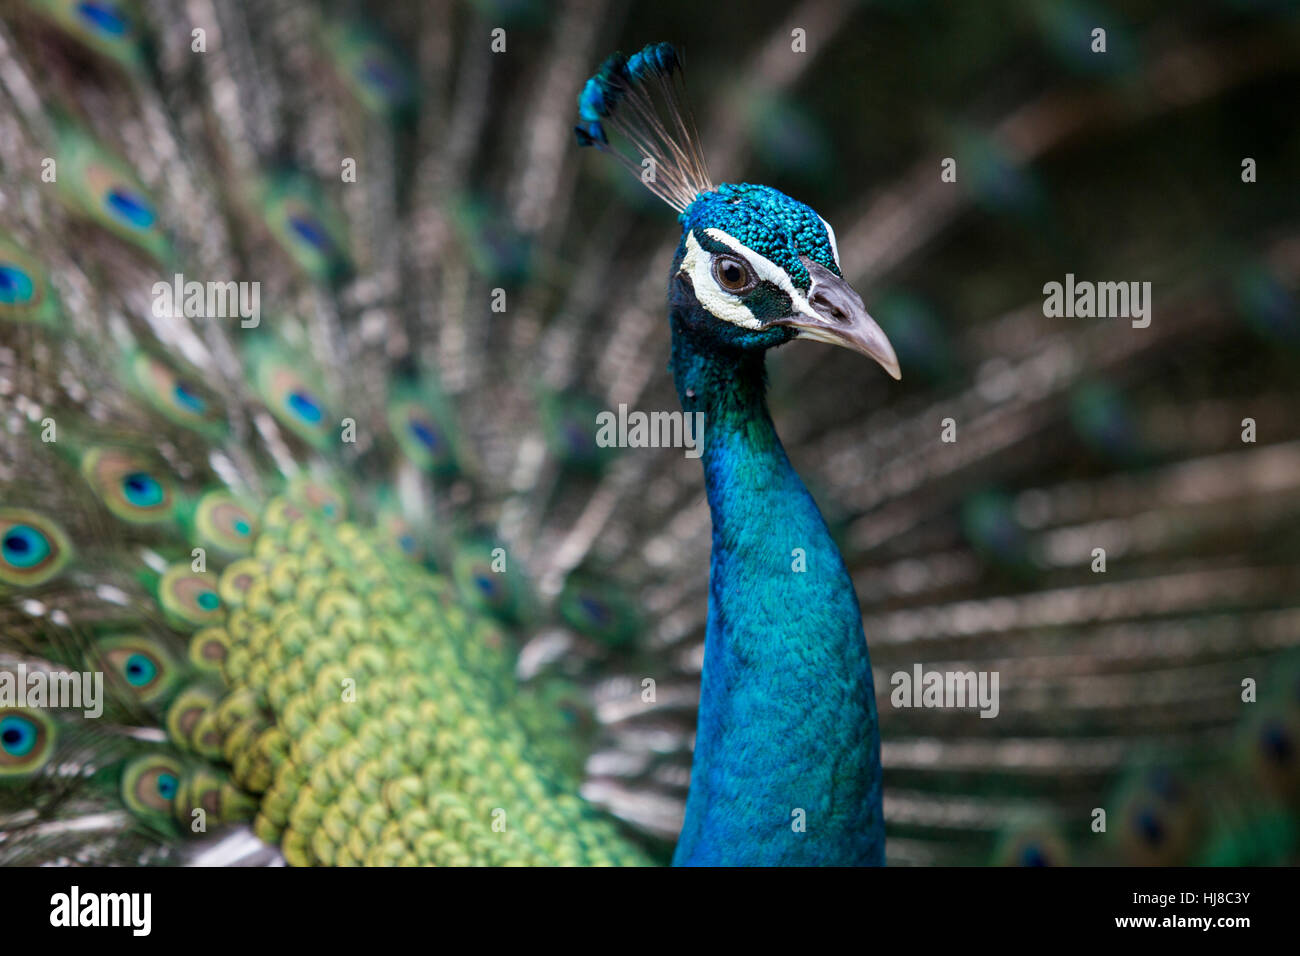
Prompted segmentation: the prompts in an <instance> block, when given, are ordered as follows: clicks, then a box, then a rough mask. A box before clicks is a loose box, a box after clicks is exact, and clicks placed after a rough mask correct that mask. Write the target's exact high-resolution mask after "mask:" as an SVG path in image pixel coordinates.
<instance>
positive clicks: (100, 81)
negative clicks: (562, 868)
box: [0, 0, 1300, 866]
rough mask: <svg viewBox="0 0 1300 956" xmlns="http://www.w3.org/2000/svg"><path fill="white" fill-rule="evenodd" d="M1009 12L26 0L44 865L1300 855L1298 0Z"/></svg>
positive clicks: (3, 613)
mask: <svg viewBox="0 0 1300 956" xmlns="http://www.w3.org/2000/svg"><path fill="white" fill-rule="evenodd" d="M1210 6H1213V5H1210ZM1002 13H1003V14H1004V15H1002V16H999V14H998V13H997V12H993V13H987V14H983V15H976V14H973V13H955V12H951V11H947V10H940V9H939V8H938V6H937V5H933V4H929V3H924V2H921V3H916V4H887V5H882V6H881V7H879V8H867V7H866V6H865V5H863V6H859V5H856V4H853V3H848V2H840V0H804V2H802V3H800V4H798V5H797V6H796V7H795V8H794V9H793V10H790V9H787V8H786V6H785V5H777V4H774V3H773V4H758V5H750V8H749V10H748V12H747V13H746V14H745V16H743V17H741V18H740V20H739V21H737V22H738V23H739V24H740V26H739V27H738V28H737V29H730V30H726V31H723V30H720V29H717V30H715V29H713V28H712V27H708V28H706V27H705V26H703V25H702V24H701V23H700V22H699V21H698V18H695V17H693V16H688V11H687V10H686V9H684V8H683V9H678V8H675V7H673V5H656V6H655V8H654V9H639V8H638V9H632V10H628V9H625V8H624V7H623V6H622V5H617V4H607V3H605V2H603V0H564V2H561V3H557V4H556V5H555V6H554V8H550V7H549V6H548V5H544V4H541V3H533V2H527V0H525V2H519V0H511V2H506V0H475V2H472V3H471V2H465V3H460V2H453V0H438V2H433V3H420V4H407V3H400V2H392V3H388V4H380V5H378V6H377V7H376V5H373V4H368V5H364V9H363V5H361V4H351V3H347V2H337V3H332V2H330V3H307V2H293V0H277V2H274V3H258V4H242V3H235V4H210V3H207V2H205V0H196V2H190V3H186V4H183V5H178V4H167V3H162V2H153V0H139V2H127V0H94V2H72V0H6V2H5V4H4V5H3V6H0V170H2V171H3V178H2V179H0V416H2V419H3V431H2V432H0V434H2V435H3V438H2V439H0V864H5V865H24V864H28V865H30V864H36V863H59V864H65V865H105V864H126V865H141V864H177V863H193V864H199V865H217V864H223V865H227V864H238V865H250V864H278V863H289V864H292V865H313V864H324V865H372V866H373V865H430V864H432V865H443V866H447V865H450V866H457V865H475V864H477V865H556V864H572V865H642V864H656V863H669V862H672V863H675V864H678V865H805V864H812V865H858V864H881V863H886V862H887V863H890V864H923V865H924V864H954V863H956V864H971V863H977V864H1011V865H1034V866H1037V865H1062V864H1091V863H1112V862H1123V863H1134V864H1146V865H1177V864H1187V863H1194V864H1243V863H1244V864H1276V863H1294V862H1296V861H1297V860H1300V829H1298V821H1300V768H1298V767H1297V745H1298V744H1300V659H1297V657H1296V656H1295V655H1296V649H1297V645H1300V616H1298V612H1300V606H1298V605H1297V599H1296V595H1297V594H1300V589H1298V588H1297V585H1298V584H1300V572H1298V570H1297V569H1298V568H1300V560H1297V559H1298V558H1300V555H1297V552H1296V547H1295V544H1294V541H1295V540H1296V535H1295V534H1294V533H1293V532H1295V531H1296V530H1298V529H1300V508H1298V507H1297V505H1298V504H1300V444H1298V442H1300V419H1298V418H1297V416H1296V415H1295V414H1294V412H1295V410H1296V408H1297V402H1296V400H1295V393H1294V386H1293V385H1292V384H1291V383H1292V382H1293V381H1294V373H1295V363H1296V358H1297V352H1296V347H1297V345H1298V344H1300V331H1298V328H1300V327H1298V324H1297V323H1298V322H1300V318H1298V317H1297V310H1296V308H1295V289H1296V284H1297V276H1298V275H1300V259H1298V258H1297V255H1296V249H1297V245H1296V243H1295V240H1294V226H1293V225H1292V223H1293V221H1294V217H1295V214H1296V212H1297V210H1296V209H1295V208H1294V203H1293V201H1292V200H1291V199H1288V194H1287V193H1286V192H1285V188H1284V186H1283V185H1281V183H1282V182H1283V180H1284V176H1283V174H1282V172H1281V170H1285V169H1286V168H1288V164H1290V168H1294V166H1295V159H1296V155H1295V152H1296V149H1297V147H1298V146H1300V142H1297V141H1296V140H1295V138H1294V134H1293V133H1291V134H1287V133H1285V132H1284V131H1285V130H1288V129H1290V126H1288V125H1287V124H1285V123H1284V122H1281V121H1280V117H1281V116H1282V115H1283V114H1282V113H1280V112H1279V113H1276V114H1273V113H1271V112H1270V110H1273V109H1279V110H1280V109H1282V108H1283V107H1282V106H1279V105H1277V104H1286V103H1288V102H1292V101H1293V99H1294V92H1295V89H1294V87H1295V82H1296V80H1297V76H1296V74H1295V69H1294V67H1295V63H1296V62H1300V60H1298V59H1297V58H1296V57H1295V56H1294V39H1293V38H1294V30H1293V27H1294V23H1293V14H1292V13H1291V12H1289V11H1288V10H1287V9H1286V8H1285V5H1279V6H1278V7H1277V8H1264V7H1260V8H1258V9H1255V8H1252V9H1246V8H1244V7H1243V8H1241V9H1232V10H1217V9H1216V10H1213V11H1212V10H1209V9H1208V8H1207V10H1206V11H1203V12H1202V15H1201V19H1200V20H1198V21H1197V20H1194V21H1193V22H1191V23H1190V25H1189V26H1185V27H1181V26H1180V27H1178V28H1174V26H1173V23H1172V21H1169V20H1166V19H1164V14H1162V13H1159V12H1151V13H1148V14H1147V15H1146V16H1145V17H1142V18H1138V19H1137V20H1136V21H1129V22H1121V21H1119V20H1118V19H1117V18H1116V17H1115V16H1114V15H1113V14H1112V13H1111V12H1110V11H1109V10H1107V9H1106V8H1104V7H1102V6H1099V5H1092V4H1084V3H1076V2H1061V3H1049V2H1043V3H1035V4H1030V5H1025V6H1013V7H1011V8H1009V9H1008V10H1006V11H1002ZM985 16H987V17H988V19H984V17H985ZM1094 22H1097V23H1104V24H1105V25H1106V26H1107V27H1108V31H1107V32H1108V37H1109V43H1110V46H1109V52H1108V53H1107V54H1106V55H1105V56H1101V57H1099V56H1097V55H1094V54H1093V53H1092V52H1091V51H1090V46H1089V45H1090V44H1095V43H1096V39H1095V37H1094V36H1093V34H1092V29H1093V27H1092V24H1093V23H1094ZM992 24H997V25H998V28H999V29H998V30H991V25H992ZM1279 24H1281V25H1283V26H1286V25H1288V24H1289V25H1290V27H1289V28H1288V29H1289V30H1290V32H1288V29H1279ZM1000 30H1001V31H1005V32H999V31H1000ZM990 31H991V32H990ZM994 34H997V37H996V38H995V36H994ZM655 35H669V36H675V37H679V38H682V39H681V42H680V43H676V44H668V43H651V44H649V45H648V46H645V45H643V44H644V41H645V39H646V37H647V36H655ZM973 37H974V38H975V39H976V40H978V41H979V42H975V40H973V39H972V38H973ZM1216 38H1220V39H1216ZM620 45H621V46H623V48H624V49H629V48H630V49H634V50H636V51H637V52H634V53H632V54H631V55H629V56H624V55H622V54H615V55H613V56H611V57H608V58H606V59H605V60H604V61H603V62H602V61H601V60H600V57H599V53H600V51H602V50H607V49H611V48H615V47H618V46H620ZM1103 46H1104V44H1103ZM687 50H689V51H690V52H691V72H692V84H691V96H689V97H688V95H687V92H686V88H685V73H686V64H685V56H686V51H687ZM868 55H869V59H870V64H871V70H870V75H869V76H868V74H867V73H865V72H864V70H865V68H866V67H865V64H866V63H867V60H866V59H864V57H866V56H868ZM1008 64H1014V66H1013V67H1012V68H1008ZM1211 66H1214V67H1216V68H1215V69H1210V68H1209V67H1211ZM999 67H1002V68H1003V73H1002V75H1001V76H1002V78H1001V79H996V78H995V77H996V71H997V68H999ZM1224 67H1231V68H1230V69H1229V68H1224ZM593 69H594V74H593ZM922 78H924V81H923V82H922V81H921V80H922ZM974 89H983V90H986V91H987V93H986V95H984V96H983V97H973V96H972V95H971V91H972V90H974ZM1044 90H1046V92H1044ZM701 93H705V94H706V95H705V96H704V97H702V98H699V99H697V103H702V104H703V107H704V111H703V112H702V113H701V114H700V115H701V116H702V117H703V122H702V124H701V125H700V126H699V127H698V128H697V125H696V121H695V119H694V116H693V113H692V110H691V109H690V108H689V107H688V102H689V101H690V99H691V98H692V97H697V98H698V97H700V94H701ZM575 97H576V99H577V123H578V125H577V127H576V132H575V130H574V127H573V122H574V120H573V113H574V101H575ZM900 103H908V104H911V106H910V108H909V109H908V110H907V111H906V114H901V113H899V111H898V104H900ZM1008 103H1011V104H1013V106H1012V108H1011V109H1010V110H1008V109H1007V104H1008ZM1227 127H1231V129H1232V130H1233V132H1234V133H1235V136H1227V135H1226V134H1224V132H1223V130H1224V129H1225V128H1227ZM1259 130H1271V131H1272V132H1271V133H1270V134H1268V135H1264V134H1261V133H1259ZM1090 137H1092V139H1090ZM575 139H576V142H575ZM1171 140H1173V141H1177V142H1180V143H1184V144H1186V146H1187V148H1185V149H1183V150H1182V151H1181V155H1180V165H1178V166H1177V168H1174V167H1171V166H1170V165H1169V160H1168V158H1167V144H1168V143H1169V142H1170V141H1171ZM1240 140H1245V141H1248V143H1249V146H1248V147H1247V146H1241V147H1239V146H1238V145H1237V143H1238V141H1240ZM1067 144H1068V145H1069V146H1070V147H1071V148H1069V149H1066V148H1064V146H1065V145H1067ZM581 147H587V148H585V149H584V148H581ZM1243 150H1246V151H1247V152H1246V153H1245V155H1248V156H1249V157H1250V160H1251V164H1254V165H1252V167H1251V168H1252V170H1253V169H1254V166H1255V165H1257V167H1258V169H1259V171H1260V174H1259V176H1258V181H1256V179H1254V178H1249V179H1248V178H1247V177H1246V175H1245V172H1244V170H1245V168H1246V166H1245V164H1243V159H1242V155H1239V154H1242V153H1243ZM595 154H606V156H607V157H609V158H613V159H615V160H617V162H616V163H611V162H608V161H607V158H602V157H598V156H596V155H595ZM931 154H933V155H931ZM918 155H919V156H921V157H922V158H920V159H915V157H916V156H918ZM1116 155H1120V156H1122V157H1123V159H1122V160H1117V159H1115V156H1116ZM706 157H707V160H708V162H707V163H706ZM909 157H911V158H909ZM912 160H915V161H912ZM1116 164H1118V167H1117V168H1118V170H1119V171H1117V172H1113V171H1112V170H1113V168H1116ZM619 166H624V167H627V168H628V169H630V170H631V172H632V173H633V174H634V175H632V176H629V175H626V173H625V172H622V171H620V170H619V169H618V167H619ZM859 167H860V168H859ZM850 168H852V169H853V170H854V171H853V172H850V171H849V170H850ZM710 169H716V170H719V171H725V173H726V175H727V176H728V177H729V179H731V180H733V181H731V182H724V183H717V184H715V183H714V181H713V180H712V179H711V178H710ZM1251 175H1252V177H1253V175H1254V174H1253V172H1252V174H1251ZM746 177H748V178H750V179H753V180H763V181H769V182H773V183H774V184H776V186H778V187H780V188H779V189H778V188H773V187H769V186H762V185H754V184H752V183H748V182H745V181H744V179H745V178H746ZM873 180H874V181H875V182H877V183H879V184H881V185H874V186H871V187H870V188H868V189H867V190H866V191H865V192H863V193H861V194H860V195H855V194H852V193H850V192H846V191H845V189H846V188H848V189H852V190H857V189H861V188H862V185H861V184H862V183H866V182H870V181H873ZM646 187H648V188H646ZM791 195H800V196H804V197H805V198H807V199H809V201H810V203H811V204H805V203H804V202H800V201H797V200H795V199H793V198H790V196H791ZM1207 196H1213V197H1214V198H1213V201H1212V202H1211V201H1209V200H1207V198H1206V197H1207ZM659 201H663V202H665V203H666V204H667V205H668V206H669V207H671V208H672V209H673V210H674V212H675V213H676V215H677V220H678V222H677V226H678V228H676V229H673V228H670V226H671V224H670V223H668V222H667V217H666V216H665V215H664V214H663V211H662V206H660V205H659ZM815 209H820V210H821V211H822V213H824V214H825V216H823V215H822V214H820V213H819V212H817V211H814V210H815ZM1120 209H1124V210H1126V212H1125V214H1124V215H1125V216H1128V217H1131V219H1125V220H1123V221H1125V222H1132V223H1137V224H1140V225H1132V226H1131V228H1130V227H1127V226H1126V227H1125V228H1123V229H1119V230H1116V228H1115V227H1114V221H1115V219H1114V217H1115V216H1116V211H1117V210H1120ZM832 221H834V222H835V223H836V225H837V227H838V229H839V231H838V234H837V232H836V230H835V229H834V228H832V225H831V223H832ZM1117 232H1118V235H1117ZM1188 237H1204V238H1203V239H1197V240H1196V241H1188ZM1067 272H1070V273H1072V274H1073V273H1077V274H1078V277H1079V278H1080V279H1085V278H1094V277H1095V278H1098V279H1109V278H1120V277H1124V276H1129V277H1131V278H1135V279H1137V278H1141V279H1150V280H1151V281H1152V285H1153V287H1154V288H1155V290H1156V292H1155V293H1154V295H1153V298H1152V299H1151V300H1150V301H1151V302H1152V303H1153V314H1154V318H1153V321H1152V322H1151V323H1150V325H1149V326H1148V327H1132V326H1130V325H1129V323H1128V322H1127V321H1116V320H1114V319H1107V318H1096V319H1088V318H1062V317H1058V316H1052V315H1049V314H1048V312H1047V310H1045V309H1044V308H1042V305H1041V299H1042V296H1041V289H1042V286H1043V284H1044V283H1045V282H1047V281H1048V280H1051V279H1057V280H1059V279H1061V278H1063V277H1064V276H1065V274H1066V273H1067ZM665 278H666V280H667V281H665ZM855 289H858V290H861V292H862V293H863V295H859V292H857V291H854V290H855ZM863 296H865V297H866V298H867V299H868V300H870V301H871V303H872V305H871V308H870V310H868V309H867V307H866V305H865V304H864V298H863ZM1175 315H1177V319H1175V318H1174V316H1175ZM873 316H874V318H873ZM795 339H809V340H811V341H812V342H813V343H823V345H818V344H801V345H795V346H792V347H790V348H785V347H783V346H785V345H787V344H789V343H790V342H792V341H793V340H795ZM824 344H831V345H839V346H846V347H847V348H846V349H827V348H825V347H824ZM848 351H853V352H857V353H860V354H859V355H856V356H849V355H847V352H848ZM863 356H866V357H868V358H870V359H872V360H874V361H875V363H877V364H879V365H880V366H881V367H882V368H883V370H884V371H885V372H886V373H887V374H886V375H880V374H879V373H878V372H877V373H874V374H871V375H866V374H864V372H863V365H864V363H862V361H861V359H862V357H863ZM665 364H666V365H667V374H665ZM1243 368H1245V369H1248V370H1249V372H1248V373H1247V374H1243V373H1242V371H1241V370H1242V369H1243ZM902 370H906V371H907V375H906V376H905V377H904V376H902V375H901V372H902ZM620 407H624V408H627V407H631V408H633V409H642V410H649V411H653V412H655V413H658V414H665V413H669V412H671V413H674V414H680V415H682V416H683V417H684V419H691V420H694V419H695V418H696V417H697V416H698V420H699V421H701V422H702V423H703V431H702V443H701V452H702V454H701V455H700V456H699V459H698V461H697V460H695V458H694V457H693V456H692V455H690V454H685V453H684V451H686V449H683V448H682V447H680V445H678V446H676V447H659V448H654V447H635V446H634V443H631V442H627V443H624V444H626V445H629V446H633V447H618V446H617V445H614V446H611V445H610V444H609V443H607V442H603V441H601V440H599V439H598V434H599V431H598V428H597V425H596V422H597V421H598V419H599V416H600V415H602V414H608V413H610V412H612V411H615V410H618V409H619V408H620ZM778 425H779V426H780V428H779V430H780V434H781V436H782V437H780V438H778V436H777V431H778V427H777V426H778ZM796 468H797V469H798V470H797V471H796ZM701 471H702V474H701ZM800 474H802V475H803V476H804V477H803V478H802V479H801V478H800ZM819 506H820V507H819ZM868 640H869V641H870V648H871V650H870V654H868ZM913 668H916V669H917V670H918V671H920V672H924V671H939V672H947V673H953V672H965V671H972V672H974V671H979V672H981V673H996V674H997V675H998V676H999V677H1000V688H1001V696H1000V702H999V707H998V713H997V716H996V718H995V719H991V720H985V719H982V718H981V717H980V715H979V714H978V713H977V712H976V711H975V709H973V708H969V707H968V708H964V709H950V708H938V709H929V708H926V707H911V706H907V703H908V702H907V701H906V700H900V699H899V698H898V697H897V695H896V694H895V693H894V691H895V683H896V679H897V678H898V677H899V675H903V677H906V676H907V675H908V674H911V673H912V671H913ZM97 682H98V683H97ZM882 740H883V743H882Z"/></svg>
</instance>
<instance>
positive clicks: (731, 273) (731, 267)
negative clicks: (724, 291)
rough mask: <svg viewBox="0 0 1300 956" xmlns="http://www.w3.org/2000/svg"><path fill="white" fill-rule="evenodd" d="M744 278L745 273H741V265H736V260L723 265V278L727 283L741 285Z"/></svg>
mask: <svg viewBox="0 0 1300 956" xmlns="http://www.w3.org/2000/svg"><path fill="white" fill-rule="evenodd" d="M742 278H743V275H742V274H741V271H740V266H738V265H736V264H735V263H734V262H728V263H727V264H726V265H724V266H723V267H722V280H723V281H724V282H726V283H727V285H740V282H741V279H742Z"/></svg>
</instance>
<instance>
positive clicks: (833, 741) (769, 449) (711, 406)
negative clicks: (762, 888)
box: [577, 44, 898, 865]
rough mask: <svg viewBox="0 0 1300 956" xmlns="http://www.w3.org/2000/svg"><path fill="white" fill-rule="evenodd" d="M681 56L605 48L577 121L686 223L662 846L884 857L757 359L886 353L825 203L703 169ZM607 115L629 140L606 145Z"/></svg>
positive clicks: (859, 732) (869, 690)
mask: <svg viewBox="0 0 1300 956" xmlns="http://www.w3.org/2000/svg"><path fill="white" fill-rule="evenodd" d="M680 69H681V58H680V56H678V55H677V54H676V52H675V51H674V50H673V49H672V47H670V46H668V45H667V44H652V45H651V46H649V47H646V48H645V49H644V50H643V51H641V52H640V53H638V54H636V55H634V56H632V57H630V58H624V57H622V56H621V55H617V54H616V55H615V56H613V57H611V58H610V59H609V60H607V61H606V62H605V64H604V65H603V66H602V67H601V69H600V71H599V72H598V73H597V74H596V75H595V76H594V77H592V79H591V80H590V81H588V83H587V85H586V87H585V88H584V90H583V92H582V95H581V96H580V97H579V109H580V114H581V117H582V120H583V123H582V125H580V126H579V127H578V129H577V133H578V141H579V143H580V144H582V145H588V146H595V147H597V148H599V149H602V150H606V151H610V152H614V153H615V154H616V155H617V156H618V157H619V158H620V159H621V160H622V161H623V163H624V165H626V166H628V167H629V168H631V169H633V170H634V171H639V170H644V169H646V168H650V169H652V171H653V175H652V176H651V177H650V181H649V182H647V183H646V184H647V186H649V188H650V189H651V191H652V192H654V193H655V194H656V195H658V196H660V197H661V198H662V199H664V201H665V202H667V203H668V204H669V205H671V206H672V207H673V208H674V209H676V210H677V211H678V213H679V216H678V218H679V221H680V223H681V226H682V238H681V242H680V243H679V245H678V247H677V254H676V257H675V259H674V261H673V266H672V273H671V277H670V282H669V314H670V321H671V325H672V333H673V354H672V361H671V365H670V367H671V369H672V373H673V376H674V379H675V381H676V385H677V391H678V395H679V398H680V400H681V403H682V406H683V408H684V409H685V410H686V411H687V412H699V413H702V414H703V415H704V422H705V436H704V454H703V459H704V474H705V486H706V490H707V493H708V501H709V509H710V513H711V516H712V520H713V548H712V556H711V562H710V569H709V617H708V629H707V634H706V638H705V651H704V669H703V678H702V685H701V693H700V711H699V722H698V728H697V732H696V739H695V756H694V763H693V767H692V772H691V787H690V795H689V797H688V799H687V805H686V818H685V822H684V824H683V827H682V833H681V836H680V838H679V841H678V845H677V850H676V854H675V857H674V862H676V863H678V864H686V865H691V864H703V865H769V864H818V865H826V864H880V863H883V862H884V823H883V817H882V813H881V774H880V737H879V732H878V729H877V720H876V702H875V691H874V688H873V683H872V676H871V664H870V660H869V658H868V654H867V645H866V640H865V638H864V636H863V632H862V620H861V612H860V610H859V607H858V601H857V597H856V595H855V593H854V589H853V583H852V581H851V580H850V578H849V574H848V571H847V570H846V568H845V566H844V561H843V559H842V558H841V556H840V554H839V551H838V550H837V549H836V547H835V544H834V542H833V540H832V538H831V535H830V533H829V531H828V530H827V527H826V522H825V521H824V520H823V518H822V515H821V513H820V512H819V511H818V509H817V505H816V503H815V502H814V501H813V499H812V496H811V495H810V494H809V493H808V490H807V488H806V487H805V486H804V484H803V482H802V481H801V480H800V479H799V476H798V475H797V474H796V473H795V471H794V469H793V468H792V467H791V465H790V461H789V459H788V458H787V457H786V454H785V450H784V448H783V447H782V445H781V441H780V439H779V438H778V437H777V434H776V431H775V429H774V427H773V425H772V419H771V417H770V415H769V414H768V410H767V403H766V398H765V384H766V383H765V378H764V371H763V359H764V354H765V352H766V350H767V349H769V348H773V347H776V346H780V345H783V344H785V343H786V342H789V341H791V340H793V339H796V338H809V339H813V340H816V341H823V342H829V343H832V344H836V345H842V346H846V347H849V348H852V349H854V350H857V351H860V352H862V353H864V354H866V355H869V356H871V357H872V358H874V359H875V360H876V361H878V362H879V363H880V364H881V365H882V366H883V367H884V368H885V369H886V370H887V371H888V372H889V373H890V374H891V375H893V376H894V377H895V378H897V377H898V362H897V359H896V357H895V355H894V352H893V349H892V348H891V347H890V345H889V342H888V340H887V339H886V338H885V335H884V333H883V332H882V331H881V330H880V328H879V327H878V326H877V325H876V323H875V322H874V321H873V320H872V318H871V316H870V315H868V313H867V311H866V309H865V307H864V306H863V303H862V300H861V298H860V297H859V296H858V295H857V293H856V292H854V291H853V289H852V288H851V287H850V286H849V285H848V283H847V282H845V280H844V277H843V275H842V274H841V272H840V263H839V252H838V249H837V248H836V241H835V233H834V230H832V228H831V227H830V225H829V224H828V223H827V222H826V221H825V220H824V219H823V218H822V217H821V216H819V215H818V214H817V213H816V212H814V211H813V210H812V209H811V208H809V207H808V206H806V205H804V204H803V203H800V202H797V201H796V200H794V199H791V198H790V197H789V196H786V195H785V194H784V193H781V192H779V191H778V190H776V189H772V188H770V187H767V186H758V185H750V184H739V185H732V184H723V185H720V186H714V185H712V183H711V182H710V181H709V180H708V177H707V173H705V172H704V170H705V166H704V163H703V160H702V157H701V156H700V150H699V148H698V146H697V145H696V138H695V136H694V133H693V124H691V123H690V121H689V119H688V117H687V114H686V113H685V111H684V109H683V108H682V105H681V103H680V101H679V98H678V97H677V96H676V87H675V85H674V81H675V79H676V77H677V76H678V75H679V74H680ZM609 130H615V131H617V132H619V133H620V134H622V135H623V136H624V137H625V138H626V139H627V140H628V141H629V142H630V143H631V144H632V145H633V147H634V149H635V153H634V154H633V155H631V156H629V155H628V154H626V153H621V152H619V151H618V150H616V149H615V148H614V147H612V146H611V145H610V142H609V138H608V131H609ZM636 154H639V157H640V161H639V162H638V160H637V155H636ZM641 178H642V181H643V182H644V181H646V178H647V177H645V176H642V177H641Z"/></svg>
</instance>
